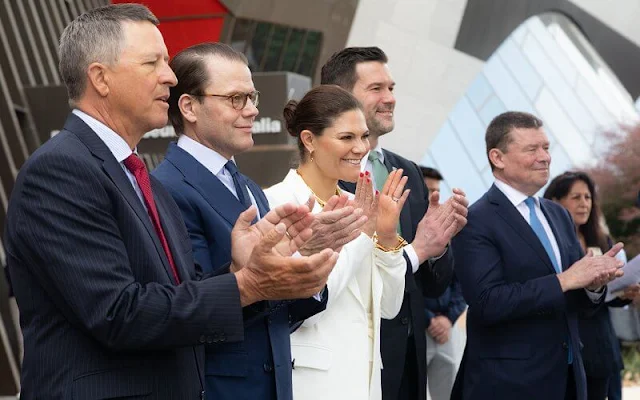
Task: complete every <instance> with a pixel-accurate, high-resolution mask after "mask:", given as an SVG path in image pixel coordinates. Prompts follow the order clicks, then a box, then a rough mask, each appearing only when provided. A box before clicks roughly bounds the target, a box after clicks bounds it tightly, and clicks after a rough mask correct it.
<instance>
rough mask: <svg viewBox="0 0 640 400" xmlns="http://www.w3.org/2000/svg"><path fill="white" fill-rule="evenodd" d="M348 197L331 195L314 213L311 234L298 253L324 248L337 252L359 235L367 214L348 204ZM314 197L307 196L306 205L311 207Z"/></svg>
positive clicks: (315, 251)
mask: <svg viewBox="0 0 640 400" xmlns="http://www.w3.org/2000/svg"><path fill="white" fill-rule="evenodd" d="M348 202H349V200H348V197H347V196H346V195H344V194H342V195H340V196H331V198H330V199H329V200H328V201H327V203H326V204H325V205H324V207H323V208H322V211H321V212H319V213H318V214H315V215H314V221H313V223H312V224H311V229H312V230H313V235H312V236H311V238H310V239H309V240H308V241H307V242H306V243H304V244H303V245H302V246H299V248H300V250H299V251H300V254H302V255H305V256H306V255H311V254H315V253H318V252H320V251H322V250H324V249H326V248H330V249H333V250H334V251H337V252H339V251H340V250H341V249H342V246H344V245H345V244H347V243H349V242H350V241H352V240H354V239H355V238H357V237H358V236H359V235H360V232H361V229H362V226H363V225H364V224H365V223H366V222H367V216H366V215H363V212H362V209H361V208H357V205H356V204H354V205H351V204H348ZM313 203H314V197H313V196H310V197H309V202H308V203H307V206H308V207H309V209H310V210H312V209H313Z"/></svg>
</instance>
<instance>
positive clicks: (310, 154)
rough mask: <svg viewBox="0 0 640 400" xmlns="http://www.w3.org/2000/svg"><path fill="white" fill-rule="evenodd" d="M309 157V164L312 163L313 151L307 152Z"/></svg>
mask: <svg viewBox="0 0 640 400" xmlns="http://www.w3.org/2000/svg"><path fill="white" fill-rule="evenodd" d="M309 157H310V158H311V162H313V150H311V151H310V152H309Z"/></svg>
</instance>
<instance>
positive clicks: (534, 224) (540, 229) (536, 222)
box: [524, 197, 573, 364]
mask: <svg viewBox="0 0 640 400" xmlns="http://www.w3.org/2000/svg"><path fill="white" fill-rule="evenodd" d="M524 202H525V204H526V205H527V207H529V224H530V225H531V229H533V232H534V233H535V234H536V236H537V237H538V239H540V243H542V246H543V247H544V249H545V250H546V252H547V255H548V256H549V258H550V259H551V263H552V264H553V268H555V270H556V272H557V273H560V272H562V270H561V269H560V266H559V265H558V260H557V259H556V255H555V254H554V253H553V247H551V241H550V240H549V236H547V233H546V232H545V230H544V226H542V222H540V218H538V214H536V201H535V199H534V198H533V197H527V199H526V200H525V201H524ZM567 342H568V344H569V348H568V351H567V352H568V360H567V362H568V363H569V364H571V363H572V362H573V350H572V349H571V340H567Z"/></svg>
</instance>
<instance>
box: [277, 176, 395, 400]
mask: <svg viewBox="0 0 640 400" xmlns="http://www.w3.org/2000/svg"><path fill="white" fill-rule="evenodd" d="M265 194H266V196H267V199H268V200H269V205H270V206H271V208H274V207H276V206H279V205H281V204H284V203H295V204H305V203H306V202H307V200H308V199H309V196H310V195H311V190H310V189H309V188H308V187H307V185H306V184H305V182H304V181H303V180H302V178H301V177H300V176H299V175H298V174H297V172H296V171H295V170H290V171H289V173H288V174H287V176H286V177H285V179H284V181H282V182H280V183H278V184H277V185H275V186H272V187H271V188H269V189H267V190H265ZM321 210H322V208H321V207H320V206H319V205H318V203H317V202H316V204H315V206H314V209H313V210H312V212H313V213H318V212H320V211H321ZM360 268H371V269H372V279H371V281H372V287H371V290H370V292H371V296H372V309H371V312H372V316H373V360H371V361H372V373H371V380H369V362H370V352H371V349H370V347H369V339H368V317H367V313H366V309H365V305H364V304H363V300H362V298H361V296H360V288H359V286H358V282H357V279H356V272H357V271H358V270H359V269H360ZM405 272H406V262H405V259H404V257H403V256H402V252H401V251H398V252H389V253H385V252H383V251H380V250H378V249H375V248H374V244H373V241H372V240H371V238H369V236H367V235H366V234H364V233H362V234H360V236H359V237H358V238H357V239H355V240H353V241H351V242H350V243H348V244H347V245H345V246H344V247H343V248H342V250H341V251H340V254H339V256H338V261H337V263H336V266H335V267H334V269H333V271H332V272H331V274H330V275H329V279H328V281H327V287H328V290H329V299H328V301H327V308H326V310H325V311H323V312H321V313H319V314H316V315H314V316H313V317H311V318H309V319H307V320H305V322H304V323H303V324H302V326H301V327H300V328H299V329H298V330H297V331H295V332H294V333H293V334H292V335H291V355H292V358H293V360H294V369H293V398H294V399H295V400H315V399H318V400H327V399H331V400H341V399H344V400H347V399H348V400H367V399H369V400H381V399H382V388H381V378H380V371H381V369H382V359H381V356H380V319H381V318H385V319H392V318H394V317H395V316H396V315H397V314H398V312H399V311H400V307H401V306H402V300H403V297H404V275H405ZM365 301H366V300H365Z"/></svg>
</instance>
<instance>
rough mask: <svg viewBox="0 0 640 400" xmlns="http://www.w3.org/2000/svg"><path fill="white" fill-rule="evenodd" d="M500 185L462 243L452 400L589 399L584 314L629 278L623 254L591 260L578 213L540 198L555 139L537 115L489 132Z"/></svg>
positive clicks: (472, 215)
mask: <svg viewBox="0 0 640 400" xmlns="http://www.w3.org/2000/svg"><path fill="white" fill-rule="evenodd" d="M485 140H486V145H487V155H488V158H489V162H490V164H491V168H492V170H493V175H494V177H495V178H496V180H495V184H494V185H493V186H492V187H491V188H490V189H489V191H488V192H487V193H486V194H485V195H484V196H483V197H481V198H480V199H479V200H478V201H477V202H476V203H475V204H473V205H472V206H471V207H470V208H469V217H468V224H467V226H466V227H465V228H464V229H463V230H462V232H460V234H459V235H458V236H457V237H456V238H454V240H453V244H452V248H453V250H454V257H455V260H456V272H457V276H458V279H459V280H460V283H461V285H462V292H463V295H464V298H465V300H466V301H467V303H468V305H469V308H468V314H467V346H466V349H465V353H464V356H463V360H462V364H461V366H460V370H459V372H458V376H457V378H456V383H455V386H454V389H453V393H452V396H451V398H452V399H455V400H457V399H508V400H512V399H544V400H562V399H579V400H585V399H586V388H585V375H584V368H583V365H582V357H581V355H580V347H581V344H580V340H579V337H578V326H577V320H576V315H577V313H578V311H580V310H583V311H589V309H593V308H595V307H597V306H598V305H599V304H600V303H601V302H602V300H603V298H604V295H605V288H604V287H603V286H604V285H605V284H606V283H607V282H609V281H610V280H611V279H614V278H615V277H616V276H619V275H621V274H622V271H620V270H619V267H620V266H621V263H620V262H618V261H617V260H616V259H615V258H614V257H613V256H614V255H615V254H616V253H617V252H618V251H620V249H621V248H622V244H618V245H616V246H614V248H613V249H612V250H611V251H609V252H608V253H607V254H605V255H604V256H599V257H594V256H593V255H591V254H589V255H587V256H585V257H583V254H582V252H581V250H580V244H579V243H578V239H577V237H576V233H575V227H574V224H573V222H572V221H571V217H570V216H569V214H568V212H567V211H566V210H565V209H564V208H563V207H561V206H559V205H557V204H556V203H554V202H552V201H548V200H545V199H541V198H537V197H534V195H535V194H536V193H537V192H538V191H539V190H540V189H541V188H542V187H543V186H544V185H545V184H546V183H547V181H548V179H549V164H550V162H551V156H550V154H549V140H548V139H547V136H546V134H545V133H544V129H543V127H542V121H540V120H539V119H538V118H536V117H535V116H533V115H530V114H527V113H521V112H507V113H504V114H501V115H499V116H497V117H496V118H495V119H494V120H493V121H492V122H491V124H489V127H488V128H487V132H486V137H485Z"/></svg>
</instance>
